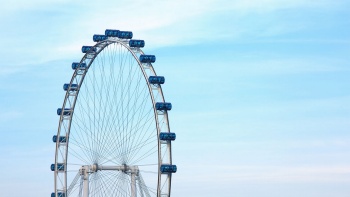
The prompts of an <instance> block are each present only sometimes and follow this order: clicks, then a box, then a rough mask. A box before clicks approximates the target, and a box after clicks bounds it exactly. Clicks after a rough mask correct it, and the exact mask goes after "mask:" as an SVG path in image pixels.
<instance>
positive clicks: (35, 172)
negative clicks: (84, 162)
mask: <svg viewBox="0 0 350 197" xmlns="http://www.w3.org/2000/svg"><path fill="white" fill-rule="evenodd" d="M1 4H2V5H1V7H0V25H1V31H0V43H1V45H2V47H1V48H0V54H1V56H2V58H1V59H0V94H1V95H0V107H1V111H0V132H1V134H2V136H1V137H0V155H1V159H0V162H1V168H2V169H1V171H0V191H1V196H9V197H20V196H24V195H26V196H28V195H29V196H31V195H32V194H34V195H35V196H40V197H45V196H49V195H50V194H51V192H52V191H53V187H54V184H53V173H52V172H51V171H50V168H49V166H50V165H51V163H52V162H54V152H55V146H54V144H53V143H52V141H51V138H52V136H53V135H54V134H55V133H56V132H57V127H58V120H59V118H58V116H57V115H56V109H57V108H58V107H60V106H62V102H63V99H64V94H65V93H64V91H63V90H62V85H63V83H66V82H68V80H70V78H71V75H72V73H73V72H72V70H71V68H70V65H71V62H73V61H79V60H80V59H81V58H82V54H81V52H80V49H81V46H82V45H89V44H93V42H92V35H93V34H96V33H103V32H104V30H105V29H120V30H130V31H133V33H134V38H138V39H144V40H145V42H146V45H145V47H144V49H143V50H144V51H145V52H147V53H148V54H154V55H156V56H157V62H156V63H155V64H154V67H155V70H156V71H157V73H158V74H160V75H163V76H165V77H166V84H164V86H163V91H164V94H165V98H166V100H167V101H170V102H171V103H172V104H173V109H172V110H171V112H170V113H169V118H170V127H171V130H172V132H175V133H176V134H177V139H176V141H175V142H174V143H173V144H172V145H173V162H174V164H176V165H177V166H178V172H177V173H176V174H174V175H173V181H172V196H202V197H212V196H222V197H256V196H260V197H280V196H284V197H296V196H298V197H313V196H315V197H316V196H317V197H331V196H332V197H334V196H337V197H348V196H349V193H350V157H349V155H350V77H349V76H350V55H349V54H350V20H349V19H350V1H347V0H336V1H334V0H333V1H331V0H319V1H302V0H215V1H214V0H201V1H200V0H192V1H187V0H178V1H160V0H154V1H143V0H130V1H126V0H119V1H108V0H101V1H80V0H78V1H74V2H71V1H67V0H57V1H43V0H31V1H25V0H16V1H11V2H10V1H2V2H1Z"/></svg>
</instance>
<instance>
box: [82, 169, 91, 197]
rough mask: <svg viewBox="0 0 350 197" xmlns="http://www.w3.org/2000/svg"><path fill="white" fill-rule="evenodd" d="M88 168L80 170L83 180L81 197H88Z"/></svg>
mask: <svg viewBox="0 0 350 197" xmlns="http://www.w3.org/2000/svg"><path fill="white" fill-rule="evenodd" d="M88 170H89V167H88V166H83V168H82V176H83V179H84V183H83V186H84V187H83V197H89V173H88Z"/></svg>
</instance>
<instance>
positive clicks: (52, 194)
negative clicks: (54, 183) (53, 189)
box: [51, 192, 66, 197]
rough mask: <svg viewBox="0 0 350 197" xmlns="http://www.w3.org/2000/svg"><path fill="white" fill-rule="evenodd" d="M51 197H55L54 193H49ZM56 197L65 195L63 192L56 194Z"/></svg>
mask: <svg viewBox="0 0 350 197" xmlns="http://www.w3.org/2000/svg"><path fill="white" fill-rule="evenodd" d="M51 197H56V195H55V193H51ZM57 197H66V195H65V193H63V192H57Z"/></svg>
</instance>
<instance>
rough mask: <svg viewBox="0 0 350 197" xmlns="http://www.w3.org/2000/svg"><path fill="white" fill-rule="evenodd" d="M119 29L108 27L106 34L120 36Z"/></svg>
mask: <svg viewBox="0 0 350 197" xmlns="http://www.w3.org/2000/svg"><path fill="white" fill-rule="evenodd" d="M118 34H119V30H115V29H106V31H105V35H106V36H108V37H118Z"/></svg>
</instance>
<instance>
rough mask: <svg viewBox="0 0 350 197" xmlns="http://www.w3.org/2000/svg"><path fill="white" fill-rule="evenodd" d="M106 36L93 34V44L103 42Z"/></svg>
mask: <svg viewBox="0 0 350 197" xmlns="http://www.w3.org/2000/svg"><path fill="white" fill-rule="evenodd" d="M107 38H108V36H106V35H99V34H95V35H94V36H93V37H92V39H93V41H94V42H100V41H103V40H107Z"/></svg>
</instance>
